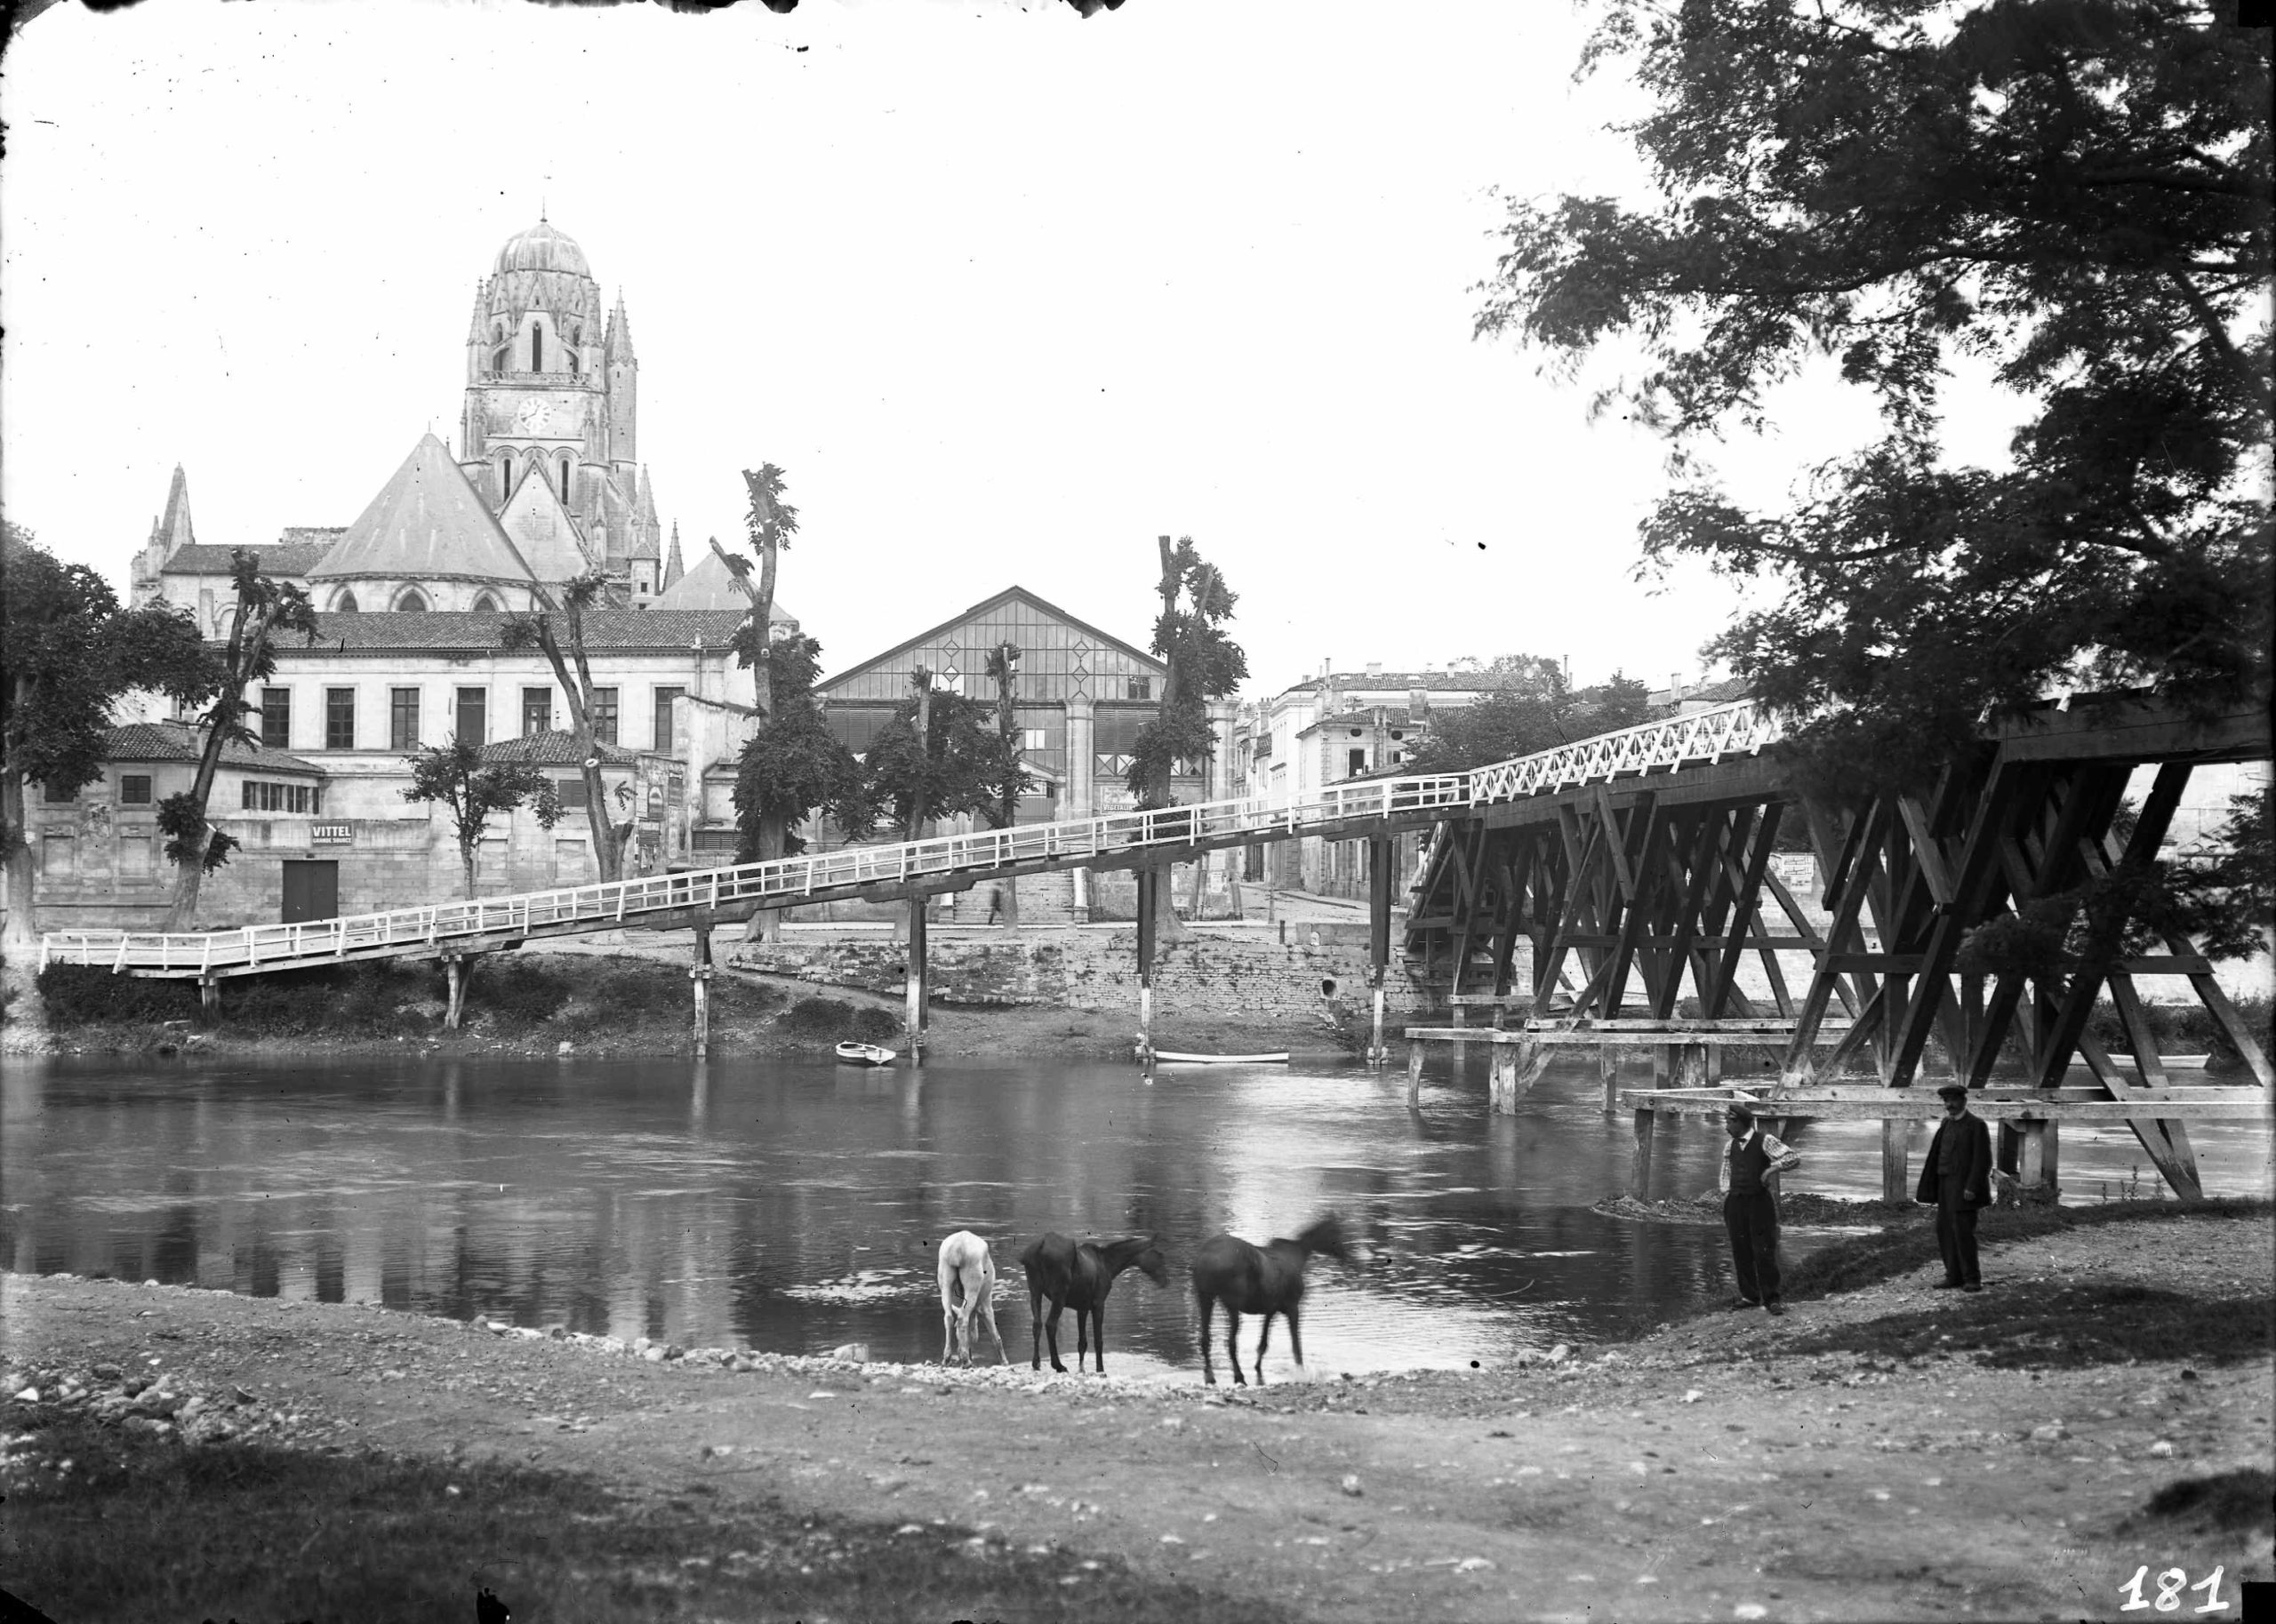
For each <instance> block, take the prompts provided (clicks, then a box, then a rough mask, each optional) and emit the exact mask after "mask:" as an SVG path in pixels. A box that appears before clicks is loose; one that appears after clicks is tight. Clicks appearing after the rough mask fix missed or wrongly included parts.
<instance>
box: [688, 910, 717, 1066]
mask: <svg viewBox="0 0 2276 1624" xmlns="http://www.w3.org/2000/svg"><path fill="white" fill-rule="evenodd" d="M687 979H688V980H691V981H693V983H694V984H695V1058H696V1059H697V1060H701V1059H703V1058H704V1056H706V1055H707V1054H709V1052H711V932H709V930H708V929H706V928H705V927H704V926H702V925H700V924H699V925H697V926H696V927H695V962H694V963H693V964H691V965H689V966H688V971H687Z"/></svg>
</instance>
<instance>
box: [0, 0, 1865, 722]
mask: <svg viewBox="0 0 2276 1624" xmlns="http://www.w3.org/2000/svg"><path fill="white" fill-rule="evenodd" d="M1585 21H1586V19H1585V16H1584V14H1583V13H1581V12H1575V11H1574V10H1571V9H1568V8H1567V6H1566V5H1565V4H1561V3H1560V0H1430V3H1429V4H1414V5H1383V4H1346V3H1344V0H1281V3H1268V0H1238V3H1237V4H1236V3H1230V0H1129V3H1128V4H1126V5H1125V6H1123V8H1122V9H1121V10H1120V11H1118V12H1107V13H1102V14H1100V15H1098V16H1096V17H1094V18H1091V19H1089V20H1083V19H1080V18H1078V17H1077V16H1076V15H1075V14H1074V12H1072V11H1070V10H1069V9H1068V8H1067V7H1065V6H1063V5H1058V4H1044V3H1043V0H1030V3H1029V4H1028V5H1026V6H1024V7H1023V6H1022V5H1021V4H1018V3H1017V0H962V3H961V4H958V3H952V0H869V3H868V4H847V3H845V0H837V3H831V0H807V4H805V5H802V6H801V7H799V9H798V10H797V12H796V13H794V14H793V15H791V16H788V17H780V16H776V15H774V14H773V13H771V12H765V11H764V10H762V9H761V8H759V7H758V6H757V5H750V4H746V5H741V6H738V7H735V8H733V10H730V11H726V12H718V13H714V14H710V15H701V16H698V15H677V14H674V13H671V12H667V11H664V10H662V9H661V8H658V7H655V6H648V5H637V4H636V5H625V6H621V7H617V8H614V9H597V8H595V9H579V8H570V7H542V6H536V5H530V4H520V3H518V0H515V3H510V4H478V5H468V4H453V5H443V4H402V3H400V0H384V3H381V0H370V3H366V0H337V3H335V4H323V5H317V4H263V5H244V4H220V3H219V0H165V4H144V5H139V6H134V7H132V8H131V9H128V10H126V11H124V12H114V13H111V14H108V15H96V14H92V13H90V12H86V11H85V10H84V9H83V8H81V7H79V6H77V5H76V4H68V0H67V4H61V5H58V6H56V7H54V8H53V9H52V10H50V11H48V12H44V13H43V14H42V15H41V16H39V17H38V18H37V19H36V20H34V21H33V22H32V23H31V24H30V25H29V26H28V28H27V30H26V32H25V34H24V36H23V37H22V38H21V39H20V40H19V41H18V42H17V44H16V46H15V48H14V49H13V50H12V51H11V52H9V53H8V56H7V58H6V61H5V70H6V71H5V78H4V84H0V94H4V98H5V114H6V116H7V120H8V123H9V125H10V137H9V151H8V155H7V160H6V166H5V171H4V174H0V231H4V244H5V260H4V278H0V320H4V323H5V325H6V329H7V336H6V356H5V363H6V365H5V371H4V374H0V425H4V435H5V447H4V449H5V460H4V463H0V500H4V503H5V508H6V511H7V513H8V516H10V517H11V518H12V519H13V520H15V521H16V522H17V523H19V524H25V525H27V526H28V527H30V528H31V529H32V530H34V531H35V532H37V533H38V535H39V536H40V538H41V540H43V541H44V542H45V543H46V544H47V545H49V546H50V547H52V548H54V549H55V550H56V551H57V552H58V553H60V554H61V555H63V556H66V557H68V558H73V559H79V560H84V561H85V562H88V563H91V564H96V565H98V566H99V567H100V568H102V569H103V570H105V571H106V572H108V574H109V575H110V576H111V577H112V578H113V579H114V580H116V582H117V583H118V584H119V585H120V586H121V587H122V588H124V584H125V581H126V568H127V560H128V558H129V556H131V555H132V552H133V551H134V550H135V549H136V548H138V547H139V546H140V544H141V542H142V540H143V539H144V538H145V536H146V535H147V534H148V529H149V524H150V521H151V518H152V517H153V516H154V515H155V514H156V511H157V510H158V508H160V507H161V505H162V504H163V502H164V495H165V491H166V484H167V480H168V478H169V476H171V474H172V469H173V467H174V465H175V464H176V463H177V462H179V463H180V464H182V465H183V466H184V467H185V468H187V469H188V476H189V482H190V492H191V504H192V508H193V510H194V512H195V514H196V522H197V533H198V537H199V539H200V540H204V541H208V542H217V543H222V544H230V543H241V542H261V541H270V540H276V535H277V532H279V531H280V530H281V529H282V528H283V527H284V526H286V525H293V524H349V522H351V521H352V520H353V519H354V518H355V517H356V516H357V514H358V513H359V512H361V511H362V509H363V508H364V507H365V504H366V503H367V502H368V501H369V500H371V499H372V497H373V495H374V494H375V493H376V492H378V491H379V489H380V487H381V485H382V484H384V483H385V482H386V480H387V479H388V477H389V475H390V474H392V473H393V472H394V470H395V468H397V465H398V464H399V463H400V462H401V461H402V460H403V459H404V458H405V455H407V454H408V452H410V450H411V448H412V446H413V444H414V443H415V442H416V441H417V439H418V438H419V436H421V434H422V433H424V432H425V431H427V430H428V429H429V428H432V429H433V430H434V431H435V432H436V433H437V435H439V436H442V437H443V438H444V439H445V442H446V443H448V444H450V446H451V449H452V451H453V452H454V453H455V452H458V451H459V449H460V447H459V445H458V443H457V425H458V421H459V410H460V405H461V391H462V389H463V388H464V384H465V349H464V348H463V346H464V340H465V336H466V330H467V322H468V316H469V310H470V308H471V305H472V300H473V297H474V293H475V289H476V285H477V282H478V280H479V279H480V278H481V277H482V276H484V275H485V274H486V273H487V272H488V271H489V270H490V268H491V266H492V262H493V259H494V257H495V255H496V253H497V251H498V248H499V245H500V244H501V243H502V242H503V241H504V240H505V239H506V238H507V237H508V236H510V235H512V234H513V233H514V232H516V231H518V230H520V229H522V228H525V227H526V226H528V225H529V224H531V223H532V222H533V221H534V220H536V219H537V218H538V214H539V210H540V208H541V205H542V207H543V208H544V210H545V212H546V214H547V215H548V217H549V218H550V220H552V221H553V223H554V224H555V225H557V227H559V228H561V229H562V230H564V231H565V232H567V233H568V234H569V235H570V236H573V237H574V238H576V240H577V241H578V242H579V243H580V244H581V245H582V246H583V248H584V250H585V252H586V254H587V257H588V258H589V260H590V262H591V265H592V268H593V271H594V274H595V276H597V278H598V279H599V281H600V283H601V284H602V289H603V294H604V297H605V298H607V299H609V300H612V301H613V299H614V297H615V295H616V293H617V292H618V291H619V290H620V289H621V292H622V293H623V296H624V300H625V303H626V305H627V308H628V309H629V315H630V318H631V325H632V332H633V334H634V337H635V340H636V341H637V346H638V351H639V357H640V452H641V455H642V458H643V460H645V461H646V463H647V464H648V465H649V468H650V469H651V471H652V474H653V480H654V485H655V491H656V500H657V506H658V509H659V512H660V513H661V516H662V517H663V520H664V522H665V524H666V526H667V527H668V528H669V525H670V524H671V523H672V522H673V521H675V520H677V522H678V524H679V526H680V531H681V533H682V537H683V539H684V541H685V543H686V545H687V547H688V548H690V556H691V557H693V556H697V553H698V551H699V550H700V549H701V546H702V542H703V539H704V538H705V537H706V536H708V535H717V536H718V537H720V538H721V540H726V541H730V542H732V541H733V540H734V539H735V538H737V537H738V536H739V535H740V534H741V523H742V508H743V497H742V485H741V479H740V477H739V476H738V472H737V470H739V469H741V468H747V467H756V466H757V465H758V463H760V462H761V461H765V460H771V461H773V462H777V463H780V464H781V466H782V467H783V468H784V469H785V470H786V471H787V474H788V477H789V491H790V496H791V500H793V501H795V502H796V503H797V505H798V507H799V508H800V509H801V511H802V515H803V518H804V529H803V531H802V532H801V534H800V537H799V540H798V541H797V545H796V547H795V548H794V549H793V551H792V552H791V553H790V554H789V556H787V557H786V558H785V561H784V564H783V568H782V574H781V585H780V588H779V596H780V598H781V601H782V603H783V604H785V605H787V606H788V607H789V609H790V610H791V611H792V612H796V613H797V615H799V616H800V617H801V619H802V620H803V621H804V622H805V628H806V629H807V630H809V631H811V632H813V634H814V635H816V636H819V637H821V640H822V643H823V645H824V654H823V663H824V666H825V668H826V669H828V670H837V669H842V668H845V667H846V666H848V665H851V664H853V663H855V662H856V661H858V660H861V659H862V658H864V657H866V656H868V655H870V654H871V653H874V652H878V650H880V649H882V648H885V647H887V646H889V645H891V644H894V643H895V642H898V641H900V640H901V639H902V638H904V637H906V636H911V635H913V634H914V633H916V632H918V631H919V630H921V629H923V628H925V627H926V626H928V625H931V624H933V623H934V622H935V621H937V620H941V619H944V618H946V617H947V616H948V615H950V614H951V613H953V612H956V611H958V610H959V609H961V608H963V607H965V606H966V605H968V604H974V603H976V602H978V601H980V600H981V599H982V598H984V597H986V596H990V594H992V593H994V592H996V591H998V590H999V589H1000V588H1003V587H1005V586H1006V585H1010V584H1012V583H1014V582H1016V583H1018V584H1019V585H1022V586H1024V587H1027V588H1030V590H1032V591H1034V592H1037V593H1039V594H1040V595H1042V596H1044V597H1046V598H1048V599H1051V600H1053V601H1054V602H1056V603H1058V604H1061V605H1062V606H1063V607H1065V608H1066V609H1068V610H1070V611H1071V612H1074V613H1076V614H1078V615H1079V616H1081V617H1083V618H1085V619H1086V620H1092V621H1094V622H1096V623H1097V624H1099V625H1101V626H1102V627H1104V628H1106V629H1108V630H1110V631H1112V632H1115V633H1117V634H1118V635H1120V636H1126V637H1127V638H1130V639H1131V640H1133V641H1134V642H1139V643H1143V642H1144V640H1145V638H1146V636H1148V631H1149V626H1150V617H1151V613H1152V607H1153V600H1152V597H1151V590H1152V586H1153V577H1154V573H1155V560H1154V541H1153V539H1154V537H1155V536H1156V535H1157V534H1158V533H1162V532H1170V533H1174V534H1191V535H1192V536H1193V537H1194V538H1195V539H1196V540H1197V542H1198V545H1199V546H1200V548H1201V549H1202V551H1203V553H1204V555H1205V556H1207V557H1209V558H1210V559H1212V560H1213V561H1214V562H1216V563H1218V564H1220V565H1221V566H1222V568H1223V570H1224V572H1225V574H1226V576H1227V578H1228V580H1230V583H1231V585H1232V586H1233V588H1235V589H1236V590H1237V591H1238V593H1239V594H1240V607H1239V614H1238V623H1237V625H1236V628H1235V636H1237V637H1238V639H1239V640H1240V641H1241V642H1242V643H1243V644H1245V646H1246V648H1247V651H1248V655H1249V666H1250V672H1251V680H1250V684H1249V690H1250V692H1270V691H1274V690H1277V689H1278V688H1281V687H1284V686H1286V684H1289V683H1291V682H1294V681H1295V680H1297V679H1298V678H1299V677H1301V676H1305V675H1308V674H1310V673H1312V672H1316V671H1317V670H1318V668H1319V667H1320V665H1321V663H1322V661H1323V660H1334V663H1335V664H1336V665H1337V666H1338V667H1339V668H1356V667H1358V666H1360V665H1362V664H1364V663H1365V662H1366V661H1370V660H1380V661H1382V662H1384V663H1386V664H1388V665H1390V666H1392V667H1407V668H1412V667H1417V666H1420V665H1423V663H1425V662H1436V663H1439V664H1444V663H1447V661H1450V660H1454V659H1455V658H1458V657H1460V656H1463V655H1476V656H1478V657H1479V658H1482V659H1490V658H1492V657H1493V656H1495V655H1496V654H1500V653H1507V652H1533V653H1541V654H1551V655H1563V656H1567V657H1568V658H1569V659H1570V660H1571V662H1572V667H1573V671H1574V675H1575V678H1576V679H1578V680H1582V681H1591V680H1596V679H1599V678H1601V677H1602V676H1606V675H1608V674H1609V673H1610V672H1612V671H1613V670H1614V669H1615V668H1624V669H1625V670H1626V671H1628V672H1629V673H1630V674H1631V675H1634V676H1644V677H1647V678H1648V679H1649V680H1651V681H1653V682H1655V683H1660V682H1664V681H1665V680H1667V677H1668V675H1669V674H1670V673H1671V672H1673V671H1676V670H1679V669H1682V670H1685V671H1686V672H1687V673H1690V672H1695V670H1696V664H1697V662H1696V658H1695V653H1696V650H1697V648H1698V646H1699V644H1701V643H1702V642H1703V641H1704V640H1705V639H1706V638H1707V637H1708V636H1711V635H1712V634H1713V633H1714V632H1715V631H1716V630H1717V629H1718V628H1719V627H1720V626H1721V625H1722V624H1723V623H1724V622H1725V621H1726V620H1727V618H1728V616H1729V614H1730V612H1731V610H1732V606H1733V604H1734V601H1735V600H1734V598H1733V596H1732V595H1731V593H1730V591H1729V590H1728V589H1727V588H1725V587H1724V586H1722V585H1720V584H1719V583H1717V582H1714V581H1713V580H1710V579H1708V578H1707V577H1706V576H1705V575H1704V573H1703V572H1699V573H1695V574H1686V575H1684V576H1682V577H1680V578H1679V579H1678V580H1675V581H1674V582H1673V583H1671V584H1670V583H1662V584H1661V585H1660V586H1659V587H1658V588H1655V587H1653V586H1652V585H1650V584H1648V583H1639V582H1638V581H1636V580H1633V579H1631V576H1632V572H1633V570H1634V566H1635V564H1636V559H1637V542H1636V523H1637V520H1638V518H1639V516H1640V515H1641V514H1642V512H1643V511H1644V509H1645V508H1646V507H1647V505H1648V504H1649V502H1650V501H1651V500H1652V499H1653V497H1654V496H1655V494H1656V493H1657V492H1660V491H1661V490H1663V488H1664V486H1665V479H1664V476H1663V473H1662V471H1661V465H1662V459H1663V447H1662V446H1661V445H1660V444H1658V443H1656V442H1655V441H1654V440H1653V439H1651V438H1650V437H1649V436H1646V435H1644V434H1642V433H1639V432H1638V431H1635V430H1633V429H1631V428H1628V427H1627V426H1626V425H1624V424H1622V423H1620V422H1618V421H1617V420H1615V421H1612V422H1608V423H1599V424H1597V425H1594V426H1591V424H1590V423H1589V422H1588V421H1587V420H1586V399H1587V391H1586V389H1585V388H1581V387H1575V386H1573V385H1569V384H1560V383H1558V382H1555V381H1553V380H1550V379H1548V378H1545V377H1543V376H1542V375H1541V373H1540V371H1539V361H1538V358H1537V357H1535V356H1531V355H1528V354H1525V353H1522V352H1520V351H1518V350H1516V349H1515V348H1512V347H1511V346H1510V345H1509V344H1508V343H1506V342H1497V341H1476V340H1472V338H1471V321H1472V318H1473V316H1474V313H1475V311H1476V308H1477V307H1478V304H1479V296H1478V294H1477V293H1476V292H1475V284H1477V283H1478V282H1479V280H1480V279H1481V278H1482V277H1484V276H1487V274H1489V272H1490V271H1491V268H1492V266H1493V262H1494V258H1495V237H1494V235H1493V233H1494V228H1495V224H1496V221H1497V220H1498V219H1499V217H1500V212H1501V211H1500V207H1499V205H1498V204H1497V203H1496V202H1495V197H1494V196H1493V195H1492V191H1493V188H1495V187H1497V186H1498V187H1500V188H1504V189H1505V190H1507V191H1509V192H1511V193H1515V194H1519V195H1535V194H1546V193H1554V192H1561V191H1572V192H1582V193H1620V194H1625V195H1629V196H1639V197H1640V196H1642V195H1643V176H1642V172H1641V170H1640V168H1639V166H1638V165H1637V164H1636V162H1635V160H1634V158H1633V156H1632V155H1631V152H1630V150H1629V149H1628V148H1627V147H1626V145H1625V144H1624V143H1623V141H1622V140H1620V139H1619V138H1618V137H1617V136H1616V135H1614V134H1611V133H1608V132H1607V130H1606V125H1607V124H1608V123H1609V122H1610V121H1612V120H1614V119H1615V118H1616V117H1618V116H1621V115H1622V114H1623V112H1624V111H1628V110H1632V103H1631V102H1629V101H1628V100H1625V98H1627V97H1628V96H1629V95H1630V93H1631V92H1628V90H1627V89H1626V87H1625V86H1624V85H1623V84H1622V83H1621V82H1619V81H1618V80H1617V79H1612V80H1599V81H1592V82H1591V83H1589V84H1583V85H1578V86H1576V85H1575V84H1573V82H1572V78H1571V74H1572V68H1573V66H1574V63H1575V59H1576V56H1577V52H1578V49H1579V45H1580V42H1581V40H1582V37H1583V32H1584V28H1585ZM1782 398H1783V400H1784V401H1785V403H1786V407H1787V409H1786V410H1785V411H1784V412H1783V424H1782V428H1781V430H1780V432H1779V433H1778V434H1777V435H1775V436H1773V437H1772V438H1771V439H1770V440H1769V441H1767V442H1765V443H1759V444H1756V443H1747V444H1733V445H1732V446H1730V447H1728V448H1727V452H1726V454H1725V456H1724V468H1725V471H1726V475H1727V483H1728V484H1730V486H1731V488H1732V490H1733V491H1734V492H1735V494H1738V495H1740V496H1741V497H1743V498H1745V499H1748V500H1758V501H1770V500H1775V499H1776V498H1777V497H1778V496H1779V494H1780V493H1781V492H1783V491H1784V490H1785V489H1786V488H1787V487H1788V485H1789V484H1790V482H1791V478H1792V476H1793V474H1794V471H1795V470H1796V469H1797V468H1799V467H1800V466H1801V465H1803V464H1804V463H1806V462H1807V461H1809V460H1814V459H1816V458H1819V457H1823V456H1826V455H1829V454H1831V453H1832V452H1836V451H1838V450H1839V449H1841V448H1842V447H1843V446H1844V445H1847V444H1854V443H1855V442H1857V441H1860V440H1862V439H1863V438H1865V437H1867V436H1869V435H1870V433H1871V416H1870V411H1869V408H1868V406H1867V404H1866V403H1864V402H1863V401H1862V400H1859V399H1856V398H1855V397H1854V396H1852V395H1851V394H1850V393H1849V392H1847V391H1844V390H1842V389H1840V388H1838V387H1831V386H1817V385H1813V386H1808V387H1798V388H1794V389H1791V390H1789V391H1787V392H1786V393H1785V395H1784V396H1782Z"/></svg>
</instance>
